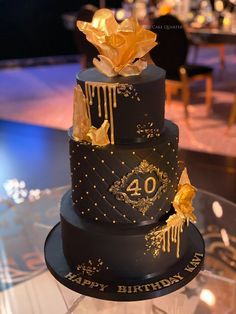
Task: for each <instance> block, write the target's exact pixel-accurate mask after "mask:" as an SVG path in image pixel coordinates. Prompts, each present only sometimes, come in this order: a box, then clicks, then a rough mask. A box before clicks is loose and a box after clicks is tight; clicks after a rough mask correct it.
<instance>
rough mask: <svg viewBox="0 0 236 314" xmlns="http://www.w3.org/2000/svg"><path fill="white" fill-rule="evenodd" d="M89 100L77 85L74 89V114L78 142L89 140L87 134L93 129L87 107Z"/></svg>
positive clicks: (74, 134) (75, 135) (74, 132)
mask: <svg viewBox="0 0 236 314" xmlns="http://www.w3.org/2000/svg"><path fill="white" fill-rule="evenodd" d="M86 103H87V100H86V98H85V96H84V93H83V91H82V88H81V87H80V85H77V86H76V87H75V88H74V113H73V137H74V139H75V140H76V141H82V140H86V139H87V133H88V130H89V128H90V127H91V119H90V112H89V110H88V107H87V105H86Z"/></svg>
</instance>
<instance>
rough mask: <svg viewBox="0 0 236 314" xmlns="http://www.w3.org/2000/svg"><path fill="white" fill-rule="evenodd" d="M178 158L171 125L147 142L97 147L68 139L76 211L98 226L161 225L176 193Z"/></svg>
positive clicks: (175, 140)
mask: <svg viewBox="0 0 236 314" xmlns="http://www.w3.org/2000/svg"><path fill="white" fill-rule="evenodd" d="M177 153H178V127H177V126H176V125H175V124H174V123H172V122H170V121H168V120H166V121H165V131H164V132H163V134H162V135H161V136H160V138H159V139H156V140H155V141H150V142H149V143H139V144H134V145H107V146H105V147H95V146H92V145H90V144H87V143H81V142H76V141H74V140H73V139H72V138H70V163H71V177H72V201H73V206H74V209H75V211H76V212H77V214H79V215H83V217H84V218H88V219H92V220H95V221H100V222H111V223H132V224H133V223H134V224H149V223H154V222H155V221H159V219H160V217H161V216H163V215H164V214H166V213H167V212H168V211H169V209H170V207H171V202H172V201H173V199H174V196H175V194H176V190H177V185H178V180H179V178H178V155H177Z"/></svg>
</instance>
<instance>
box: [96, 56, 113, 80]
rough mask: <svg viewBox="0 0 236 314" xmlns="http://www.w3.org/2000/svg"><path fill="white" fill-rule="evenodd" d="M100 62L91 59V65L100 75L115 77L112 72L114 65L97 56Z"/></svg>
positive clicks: (105, 58) (106, 59)
mask: <svg viewBox="0 0 236 314" xmlns="http://www.w3.org/2000/svg"><path fill="white" fill-rule="evenodd" d="M98 57H99V59H100V61H99V60H98V59H96V58H94V59H93V64H94V65H95V67H96V68H97V69H98V71H100V72H101V73H102V74H104V75H106V76H108V77H114V76H116V75H117V73H116V72H115V71H114V65H113V63H112V61H111V60H110V59H109V58H107V57H105V56H102V55H98Z"/></svg>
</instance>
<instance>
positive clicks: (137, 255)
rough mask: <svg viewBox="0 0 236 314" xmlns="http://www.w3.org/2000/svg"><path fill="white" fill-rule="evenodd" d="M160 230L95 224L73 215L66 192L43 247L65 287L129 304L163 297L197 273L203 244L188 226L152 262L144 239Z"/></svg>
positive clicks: (202, 256) (68, 195)
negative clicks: (57, 216) (55, 222)
mask: <svg viewBox="0 0 236 314" xmlns="http://www.w3.org/2000/svg"><path fill="white" fill-rule="evenodd" d="M157 227H158V225H156V224H155V225H154V224H152V225H145V226H142V225H140V226H132V227H127V226H124V225H118V224H117V225H112V224H107V223H96V222H91V221H88V220H85V219H82V218H80V217H79V216H78V215H77V214H76V213H75V212H74V210H73V206H72V202H71V197H70V192H68V193H67V194H65V195H64V197H63V199H62V203H61V223H60V224H58V225H56V227H54V228H53V230H52V231H51V233H50V234H49V235H48V238H47V240H46V244H45V258H46V263H47V266H48V268H49V270H50V271H51V272H52V274H53V275H54V276H55V277H56V279H57V280H59V281H60V282H61V283H62V284H64V285H65V286H67V287H68V288H70V289H72V290H74V291H77V292H79V293H81V294H85V295H88V296H92V297H97V298H101V299H107V300H117V301H119V300H120V301H131V300H142V299H149V298H152V297H156V296H161V295H164V294H167V293H170V292H172V291H175V290H177V289H178V288H180V287H182V286H184V285H185V284H186V283H188V282H189V281H190V280H191V279H192V278H194V277H195V276H196V275H197V273H198V272H199V271H200V269H201V267H202V264H203V260H204V242H203V239H202V237H201V235H200V233H199V232H198V230H197V229H196V228H195V227H194V226H193V225H192V224H190V225H189V227H185V228H184V230H183V232H182V233H181V238H180V240H181V241H180V243H181V244H180V256H179V258H177V256H176V244H175V243H173V244H171V247H170V252H169V253H167V252H162V251H160V254H159V255H158V256H157V257H154V256H153V254H152V252H151V251H148V247H147V242H146V239H145V238H146V235H147V234H148V233H150V232H151V231H152V230H153V229H154V228H157Z"/></svg>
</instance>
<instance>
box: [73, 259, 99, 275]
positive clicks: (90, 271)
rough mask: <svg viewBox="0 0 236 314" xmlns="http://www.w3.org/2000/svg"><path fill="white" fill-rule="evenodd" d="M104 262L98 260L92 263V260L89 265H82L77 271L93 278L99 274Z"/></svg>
mask: <svg viewBox="0 0 236 314" xmlns="http://www.w3.org/2000/svg"><path fill="white" fill-rule="evenodd" d="M102 266H103V261H102V260H101V258H99V259H97V261H95V262H92V260H91V259H90V260H89V261H88V263H87V264H85V263H82V264H79V265H78V266H77V270H78V271H79V272H80V273H82V274H83V275H85V274H86V275H88V276H93V275H94V274H95V273H99V272H100V271H101V269H102Z"/></svg>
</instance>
